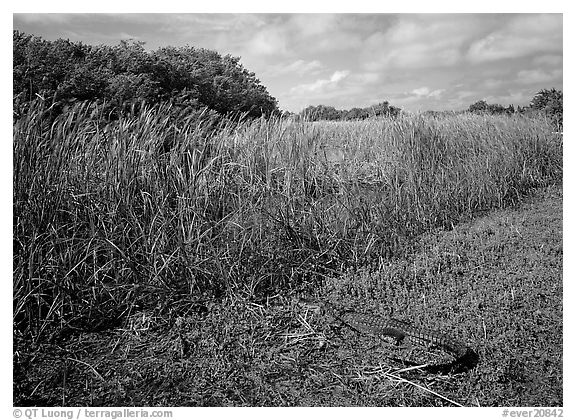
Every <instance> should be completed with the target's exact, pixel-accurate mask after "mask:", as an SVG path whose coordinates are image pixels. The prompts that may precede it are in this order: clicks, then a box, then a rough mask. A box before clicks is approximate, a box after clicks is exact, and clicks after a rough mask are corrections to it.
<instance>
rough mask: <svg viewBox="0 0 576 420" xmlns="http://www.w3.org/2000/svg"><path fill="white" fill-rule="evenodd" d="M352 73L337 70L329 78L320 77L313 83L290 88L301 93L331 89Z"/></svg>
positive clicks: (291, 91)
mask: <svg viewBox="0 0 576 420" xmlns="http://www.w3.org/2000/svg"><path fill="white" fill-rule="evenodd" d="M349 74H350V72H349V71H347V70H342V71H335V72H334V73H333V74H332V76H330V78H329V79H318V80H316V81H315V82H313V83H305V84H301V85H298V86H296V87H293V88H292V89H291V90H290V93H292V94H301V93H319V92H322V91H326V90H329V89H334V88H336V87H337V86H338V84H339V83H340V82H341V81H342V80H344V79H345V78H346V77H348V75H349Z"/></svg>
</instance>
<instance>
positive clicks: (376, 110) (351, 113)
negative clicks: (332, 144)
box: [299, 101, 400, 121]
mask: <svg viewBox="0 0 576 420" xmlns="http://www.w3.org/2000/svg"><path fill="white" fill-rule="evenodd" d="M399 113H400V108H396V107H394V106H391V105H390V104H389V103H388V101H384V102H381V103H379V104H376V105H373V106H369V107H366V108H352V109H350V110H338V109H336V108H334V107H333V106H326V105H316V106H313V105H311V106H309V107H307V108H305V109H304V110H303V111H302V112H300V114H299V115H300V116H301V117H303V118H304V119H306V120H307V121H341V120H364V119H366V118H370V117H378V116H397V115H398V114H399Z"/></svg>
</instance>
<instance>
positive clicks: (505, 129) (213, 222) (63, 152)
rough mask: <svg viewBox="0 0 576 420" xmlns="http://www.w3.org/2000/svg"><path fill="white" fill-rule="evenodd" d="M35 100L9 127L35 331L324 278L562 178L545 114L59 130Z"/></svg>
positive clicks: (82, 123)
mask: <svg viewBox="0 0 576 420" xmlns="http://www.w3.org/2000/svg"><path fill="white" fill-rule="evenodd" d="M34 106H35V108H33V109H32V110H31V112H30V113H29V114H27V115H25V116H24V117H23V118H21V119H20V120H18V121H17V122H16V123H15V125H14V285H15V296H14V298H15V312H14V317H15V322H16V327H17V328H18V329H19V330H20V331H22V332H23V333H25V334H29V335H31V336H32V337H34V339H40V338H41V337H44V338H46V337H49V336H52V335H53V334H59V333H61V332H62V331H65V330H70V329H72V331H74V330H75V329H88V330H93V329H98V328H111V327H113V326H116V325H118V323H122V322H123V321H124V320H125V318H126V317H127V316H128V315H130V314H132V313H134V311H137V310H139V309H142V308H150V307H157V308H158V310H159V311H163V310H176V308H177V307H178V305H188V304H190V302H193V301H195V300H198V299H206V298H210V299H212V298H216V299H218V298H221V297H223V296H230V295H241V296H245V297H249V298H251V299H262V298H265V297H266V296H270V295H273V294H275V293H277V292H279V291H282V290H293V289H295V288H301V289H303V290H304V289H307V288H308V289H313V288H314V287H316V286H317V285H318V283H319V282H320V281H321V279H322V278H323V276H325V275H328V274H330V275H332V274H336V273H342V272H345V271H347V270H349V269H354V268H359V267H370V266H372V267H375V266H378V265H379V264H381V263H382V262H383V261H385V260H387V259H389V258H391V257H394V256H396V257H398V256H401V255H402V254H403V252H405V250H406V249H408V248H409V243H410V241H411V239H412V238H414V237H416V236H417V235H418V234H420V233H422V232H425V231H428V230H430V229H433V228H436V227H445V228H451V227H453V226H454V225H455V224H457V223H458V221H459V220H461V219H462V218H466V217H470V216H472V215H474V214H476V213H478V212H484V211H487V210H490V209H493V208H499V207H503V206H506V205H509V204H514V203H517V202H518V201H519V200H520V199H521V197H522V196H523V195H525V194H527V193H529V192H530V191H532V190H533V189H534V188H537V187H541V186H545V185H549V184H551V183H554V182H558V181H559V180H561V177H562V143H561V139H560V138H559V137H558V135H556V134H554V133H553V130H552V129H551V128H550V127H549V126H548V125H547V124H546V121H544V120H538V119H526V118H507V117H488V116H474V115H467V116H453V117H446V118H442V119H438V118H429V119H426V118H424V117H421V116H404V117H401V118H395V119H379V120H373V121H369V122H357V123H353V122H352V123H337V124H336V125H331V124H334V123H306V122H294V121H291V120H286V119H268V120H266V119H259V120H255V121H250V122H245V123H241V124H239V125H232V124H230V123H227V124H225V125H224V124H222V125H221V126H219V127H218V129H217V130H212V131H209V132H207V131H205V130H203V125H202V124H201V123H198V122H197V121H195V120H191V121H189V122H188V123H184V124H183V123H182V121H179V124H178V126H177V125H176V124H175V123H174V122H172V121H171V120H170V119H169V118H166V117H165V115H167V112H166V110H165V109H164V108H163V107H151V108H148V109H146V110H145V111H144V112H142V113H140V114H139V115H137V116H129V115H128V116H124V117H122V118H120V119H118V120H117V121H114V122H112V123H110V124H107V125H105V126H101V125H100V124H99V120H98V119H97V118H96V119H94V118H91V116H90V115H91V114H93V113H94V110H93V109H91V108H89V107H87V106H77V107H76V108H75V109H74V111H72V112H70V113H68V114H66V115H62V116H60V117H58V119H57V120H56V121H55V122H54V123H53V124H52V125H47V124H45V121H44V119H43V115H44V113H45V112H46V111H45V110H44V109H43V108H42V103H41V102H37V103H36V104H35V105H34ZM89 113H90V115H89Z"/></svg>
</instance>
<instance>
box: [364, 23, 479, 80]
mask: <svg viewBox="0 0 576 420" xmlns="http://www.w3.org/2000/svg"><path fill="white" fill-rule="evenodd" d="M479 22H481V19H479V18H478V16H476V15H458V16H454V15H400V16H399V18H398V20H397V21H396V23H394V24H393V25H392V26H391V27H389V28H388V30H381V31H379V32H375V33H374V34H372V35H371V36H369V37H368V38H367V39H366V40H365V42H364V46H363V51H362V56H363V59H364V60H365V65H364V66H365V68H367V69H369V70H373V71H374V70H378V69H395V68H406V69H409V68H412V69H418V68H426V67H446V66H453V65H455V64H457V63H458V62H459V61H460V60H461V56H462V54H461V50H462V47H463V45H464V44H465V43H466V42H469V41H470V40H471V39H473V38H474V37H475V36H477V35H478V34H479V33H481V32H482V31H484V30H485V29H484V28H483V27H482V26H481V25H480V24H479Z"/></svg>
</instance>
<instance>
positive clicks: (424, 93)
mask: <svg viewBox="0 0 576 420" xmlns="http://www.w3.org/2000/svg"><path fill="white" fill-rule="evenodd" d="M443 92H444V89H436V90H433V91H431V90H430V88H428V87H427V86H423V87H421V88H417V89H414V90H412V92H411V93H412V94H413V95H415V96H417V97H420V98H439V97H440V96H441V95H442V93H443Z"/></svg>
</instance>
